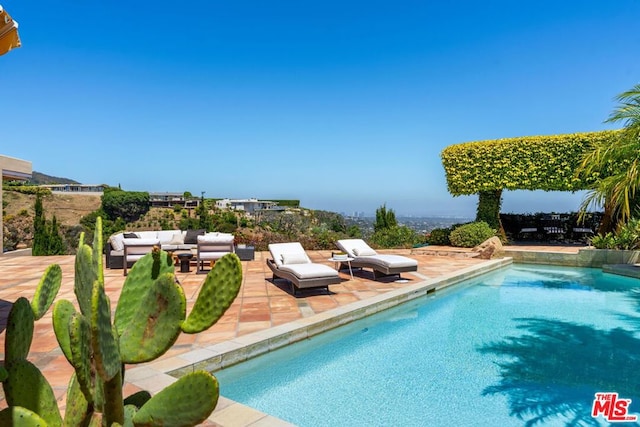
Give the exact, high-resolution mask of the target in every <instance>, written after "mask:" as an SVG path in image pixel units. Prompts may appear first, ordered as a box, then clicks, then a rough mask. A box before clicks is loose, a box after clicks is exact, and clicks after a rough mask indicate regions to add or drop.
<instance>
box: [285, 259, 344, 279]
mask: <svg viewBox="0 0 640 427" xmlns="http://www.w3.org/2000/svg"><path fill="white" fill-rule="evenodd" d="M278 270H282V271H288V272H289V273H292V274H294V275H295V276H296V277H298V278H299V279H314V278H319V277H339V274H338V272H337V271H336V270H335V269H333V268H331V267H329V266H327V265H324V264H314V263H308V264H286V265H281V266H280V267H278Z"/></svg>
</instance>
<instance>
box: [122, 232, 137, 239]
mask: <svg viewBox="0 0 640 427" xmlns="http://www.w3.org/2000/svg"><path fill="white" fill-rule="evenodd" d="M122 237H124V238H125V239H139V238H140V236H138V235H137V234H136V233H123V234H122Z"/></svg>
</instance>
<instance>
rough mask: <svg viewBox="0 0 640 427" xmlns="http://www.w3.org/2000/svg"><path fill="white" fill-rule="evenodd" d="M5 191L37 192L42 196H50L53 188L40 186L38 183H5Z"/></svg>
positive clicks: (3, 187) (3, 188)
mask: <svg viewBox="0 0 640 427" xmlns="http://www.w3.org/2000/svg"><path fill="white" fill-rule="evenodd" d="M2 190H3V191H15V192H16V193H22V194H36V195H38V194H39V195H41V196H50V195H51V189H49V188H46V187H38V186H37V185H3V186H2Z"/></svg>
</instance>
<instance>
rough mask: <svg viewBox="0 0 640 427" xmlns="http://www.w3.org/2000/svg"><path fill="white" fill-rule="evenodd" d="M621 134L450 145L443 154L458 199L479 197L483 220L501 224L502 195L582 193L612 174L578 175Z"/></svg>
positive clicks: (451, 190) (611, 132) (510, 139)
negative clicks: (518, 192)
mask: <svg viewBox="0 0 640 427" xmlns="http://www.w3.org/2000/svg"><path fill="white" fill-rule="evenodd" d="M619 135H620V131H602V132H587V133H573V134H565V135H549V136H527V137H518V138H507V139H497V140H488V141H478V142H467V143H463V144H456V145H450V146H449V147H447V148H445V149H444V150H443V151H442V153H441V158H442V165H443V166H444V169H445V173H446V178H447V188H448V190H449V193H451V194H452V195H453V196H461V195H470V194H478V195H479V202H478V212H477V218H476V219H477V220H484V221H487V222H488V223H489V224H495V223H496V222H497V221H499V214H500V205H501V199H502V191H503V190H504V189H507V190H545V191H578V190H586V189H588V188H590V187H591V186H592V185H593V183H594V182H596V180H597V179H599V178H601V175H602V173H603V172H604V173H606V171H589V172H588V173H587V171H584V170H583V169H582V171H583V172H582V173H579V172H578V171H579V170H581V169H580V165H581V162H582V160H583V158H584V157H585V155H586V154H587V153H589V152H591V150H593V148H594V147H597V146H601V145H604V146H606V145H608V144H611V143H612V142H614V141H616V140H617V138H618V137H619Z"/></svg>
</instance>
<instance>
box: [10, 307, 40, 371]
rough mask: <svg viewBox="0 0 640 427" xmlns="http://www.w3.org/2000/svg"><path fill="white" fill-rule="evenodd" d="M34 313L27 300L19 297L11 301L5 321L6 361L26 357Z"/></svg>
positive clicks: (31, 334) (31, 338) (31, 335)
mask: <svg viewBox="0 0 640 427" xmlns="http://www.w3.org/2000/svg"><path fill="white" fill-rule="evenodd" d="M33 322H34V315H33V310H32V309H31V305H30V304H29V300H27V299H26V298H24V297H20V298H18V299H17V300H16V302H14V303H13V307H11V311H10V312H9V319H8V321H7V331H6V335H5V343H4V354H5V360H6V361H7V362H12V361H14V360H21V359H26V358H27V355H28V354H29V348H30V347H31V341H32V340H33Z"/></svg>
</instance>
